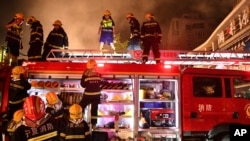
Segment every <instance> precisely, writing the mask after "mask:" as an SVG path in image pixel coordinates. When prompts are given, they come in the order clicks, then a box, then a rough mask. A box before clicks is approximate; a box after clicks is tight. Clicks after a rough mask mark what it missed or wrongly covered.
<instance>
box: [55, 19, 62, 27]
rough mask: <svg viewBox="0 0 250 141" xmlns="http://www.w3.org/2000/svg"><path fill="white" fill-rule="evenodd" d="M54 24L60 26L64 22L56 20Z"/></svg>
mask: <svg viewBox="0 0 250 141" xmlns="http://www.w3.org/2000/svg"><path fill="white" fill-rule="evenodd" d="M53 25H54V26H55V25H59V26H62V22H61V21H60V20H56V21H54V23H53Z"/></svg>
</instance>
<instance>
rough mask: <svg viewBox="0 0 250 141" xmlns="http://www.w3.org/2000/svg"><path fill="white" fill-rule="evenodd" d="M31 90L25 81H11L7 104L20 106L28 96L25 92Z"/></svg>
mask: <svg viewBox="0 0 250 141" xmlns="http://www.w3.org/2000/svg"><path fill="white" fill-rule="evenodd" d="M30 88H31V85H30V83H29V82H28V81H27V80H25V79H22V78H21V79H12V80H11V82H10V88H9V104H13V105H14V104H20V103H22V102H23V101H24V98H26V97H27V96H29V95H28V93H27V90H29V89H30Z"/></svg>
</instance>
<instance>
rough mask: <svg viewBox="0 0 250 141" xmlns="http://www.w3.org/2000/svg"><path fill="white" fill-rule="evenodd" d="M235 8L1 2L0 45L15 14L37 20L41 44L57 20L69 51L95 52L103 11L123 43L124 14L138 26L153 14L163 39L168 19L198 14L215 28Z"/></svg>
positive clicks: (64, 0) (140, 1) (223, 0)
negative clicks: (41, 32)
mask: <svg viewBox="0 0 250 141" xmlns="http://www.w3.org/2000/svg"><path fill="white" fill-rule="evenodd" d="M235 4H236V0H1V1H0V5H1V6H0V7H1V8H0V17H1V20H0V45H1V46H2V45H6V43H5V41H4V40H5V35H6V29H5V25H6V24H7V23H8V22H9V21H10V20H11V19H12V18H13V16H14V15H15V13H16V12H22V13H24V15H25V17H26V18H27V17H28V16H35V17H36V18H37V19H38V20H40V21H41V23H42V25H43V27H44V40H46V38H47V36H48V33H49V32H50V31H51V30H52V28H53V26H52V24H53V22H54V21H55V20H56V19H59V20H61V21H62V23H63V27H64V29H65V31H66V32H67V34H68V37H69V49H99V35H97V31H98V27H99V24H100V21H101V18H102V16H103V11H104V10H105V9H109V10H110V11H111V13H112V18H113V19H114V21H115V24H116V32H117V33H120V34H121V37H122V40H126V39H127V38H128V37H129V32H128V30H129V25H128V22H127V20H126V19H125V15H126V13H127V12H133V13H134V15H135V16H136V17H137V19H138V20H139V21H140V22H142V21H143V19H144V14H145V13H146V12H151V13H153V14H154V15H155V17H156V20H157V21H158V22H159V23H160V25H161V26H162V30H163V36H164V35H166V34H167V32H168V25H169V23H170V20H171V18H172V17H180V16H181V15H182V14H183V13H191V12H199V13H200V14H201V15H202V17H204V18H212V19H216V20H217V22H218V24H219V23H220V22H221V21H222V20H223V19H224V18H225V17H226V16H227V14H228V13H230V11H231V10H232V9H233V7H234V6H235ZM23 28H24V35H23V44H24V49H23V50H22V51H21V52H23V53H24V54H26V53H27V49H28V48H29V46H28V41H29V34H30V29H29V27H28V26H26V25H25V24H24V25H23ZM164 37H166V36H164ZM164 37H163V42H164Z"/></svg>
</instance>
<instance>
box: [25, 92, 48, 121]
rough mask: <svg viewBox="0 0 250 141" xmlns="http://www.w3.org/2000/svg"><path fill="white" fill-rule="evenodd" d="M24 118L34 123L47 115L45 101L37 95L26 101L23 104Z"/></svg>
mask: <svg viewBox="0 0 250 141" xmlns="http://www.w3.org/2000/svg"><path fill="white" fill-rule="evenodd" d="M23 109H24V117H25V118H28V119H29V120H32V121H37V120H39V119H41V118H42V117H43V116H44V115H45V104H44V101H43V100H42V99H41V98H40V97H38V96H35V95H32V96H29V97H27V98H26V99H25V101H24V104H23Z"/></svg>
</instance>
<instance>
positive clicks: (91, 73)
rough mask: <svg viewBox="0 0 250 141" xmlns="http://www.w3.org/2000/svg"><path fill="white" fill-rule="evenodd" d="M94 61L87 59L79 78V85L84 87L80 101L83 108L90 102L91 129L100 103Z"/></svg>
mask: <svg viewBox="0 0 250 141" xmlns="http://www.w3.org/2000/svg"><path fill="white" fill-rule="evenodd" d="M96 65H97V64H96V61H95V60H94V59H89V60H88V62H87V69H86V70H85V71H84V72H83V75H82V79H81V86H82V87H83V88H85V91H84V95H83V98H82V100H81V101H80V105H81V106H82V108H83V109H85V108H86V106H88V105H89V104H91V124H92V129H95V126H96V123H97V111H98V104H100V102H101V100H100V96H101V87H100V85H101V77H100V74H99V73H98V72H97V71H96Z"/></svg>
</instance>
